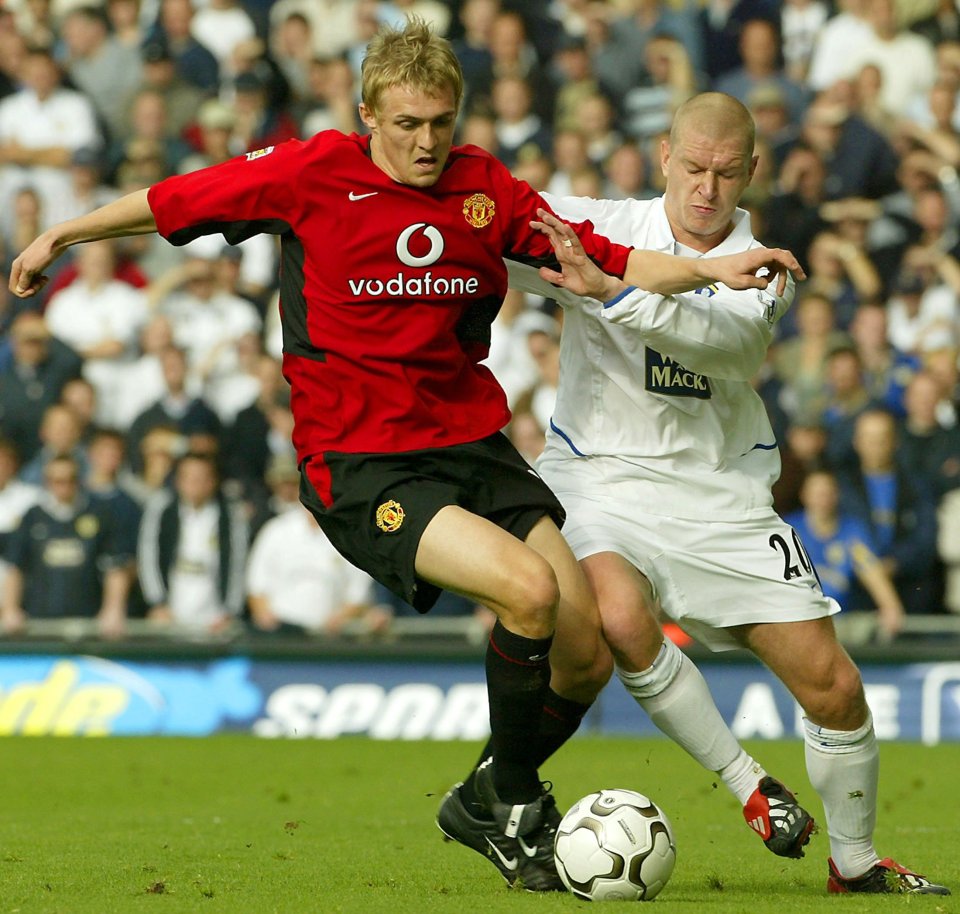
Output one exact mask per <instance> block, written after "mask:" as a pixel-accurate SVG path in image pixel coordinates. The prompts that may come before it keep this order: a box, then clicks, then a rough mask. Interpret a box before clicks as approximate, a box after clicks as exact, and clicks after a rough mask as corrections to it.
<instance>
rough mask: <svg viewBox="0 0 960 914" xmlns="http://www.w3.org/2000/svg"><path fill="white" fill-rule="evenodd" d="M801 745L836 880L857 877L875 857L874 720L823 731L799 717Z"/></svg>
mask: <svg viewBox="0 0 960 914" xmlns="http://www.w3.org/2000/svg"><path fill="white" fill-rule="evenodd" d="M803 741H804V746H805V749H804V752H805V756H806V762H807V775H808V776H809V778H810V783H811V784H812V785H813V787H814V789H815V790H816V791H817V793H818V794H820V799H821V800H822V801H823V812H824V816H825V817H826V820H827V833H828V834H829V836H830V856H831V857H833V862H834V864H836V867H837V869H838V870H839V872H840V875H841V876H845V877H847V878H853V877H855V876H860V875H862V874H863V873H865V872H866V871H867V870H869V869H870V867H872V866H873V865H874V864H875V863H876V862H877V861H878V860H879V859H880V855H879V854H878V853H877V851H876V848H875V847H874V846H873V829H874V826H875V825H876V822H877V782H878V780H879V774H880V753H879V751H878V749H877V738H876V735H875V734H874V732H873V717H872V716H868V717H867V721H866V723H865V724H864V725H863V726H862V727H860V729H859V730H852V731H847V730H827V729H825V728H824V727H818V726H817V725H816V724H815V723H813V722H812V721H810V720H807V719H806V718H804V720H803Z"/></svg>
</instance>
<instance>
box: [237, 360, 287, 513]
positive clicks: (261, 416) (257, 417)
mask: <svg viewBox="0 0 960 914" xmlns="http://www.w3.org/2000/svg"><path fill="white" fill-rule="evenodd" d="M257 378H258V380H259V388H260V389H259V392H258V394H257V398H256V400H255V402H254V403H252V404H251V405H250V406H248V407H246V408H245V409H242V410H240V412H238V413H237V416H236V419H235V420H234V421H233V423H232V424H231V425H230V426H229V427H228V429H227V431H226V434H225V446H224V453H225V465H226V474H227V477H228V478H230V479H235V480H238V481H239V482H240V484H241V491H242V492H243V493H244V496H245V497H248V498H256V497H257V496H258V494H261V493H262V490H263V483H264V474H265V473H266V471H267V468H268V466H269V464H270V461H271V458H272V457H285V458H290V457H292V456H293V452H292V448H291V444H290V432H291V430H292V428H293V417H292V414H291V412H290V390H289V387H288V385H287V382H286V381H285V380H284V379H283V376H282V374H281V371H280V363H279V362H278V361H277V360H276V359H273V358H271V357H270V356H267V355H262V356H260V358H259V359H258V361H257Z"/></svg>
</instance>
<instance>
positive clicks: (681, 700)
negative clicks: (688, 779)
mask: <svg viewBox="0 0 960 914" xmlns="http://www.w3.org/2000/svg"><path fill="white" fill-rule="evenodd" d="M617 675H618V676H619V677H620V681H621V682H622V683H623V684H624V686H625V687H626V689H627V691H628V692H629V693H630V694H631V695H632V696H633V697H634V699H635V700H636V702H637V704H638V705H640V707H641V708H643V710H644V711H646V712H647V714H648V715H649V717H650V720H652V721H653V722H654V723H655V724H656V725H657V727H658V728H659V729H660V730H662V731H663V732H664V733H665V734H666V735H667V736H669V737H670V739H672V740H673V741H674V742H675V743H677V745H679V746H681V747H682V748H683V749H685V750H686V751H687V752H688V753H689V754H690V755H691V756H693V758H695V759H696V760H697V761H698V762H699V763H700V764H701V765H703V767H704V768H706V769H707V770H708V771H716V772H718V773H719V774H720V776H721V778H722V779H723V782H724V783H725V784H726V785H727V786H728V787H729V788H730V789H731V790H732V791H733V792H734V794H736V796H737V797H738V798H739V799H740V802H741V804H743V803H745V802H746V801H747V797H749V796H750V794H751V793H753V791H754V790H756V787H757V782H758V781H759V780H760V779H761V778H762V777H763V776H764V774H765V773H766V772H764V770H763V769H762V768H761V767H760V766H759V765H757V763H756V762H755V761H754V760H753V759H752V758H750V756H749V755H747V753H746V752H744V751H743V749H742V748H741V747H740V744H739V743H738V742H737V739H736V737H735V736H734V735H733V733H731V732H730V728H729V727H728V726H727V725H726V723H724V720H723V718H722V717H721V716H720V712H719V711H718V710H717V706H716V705H715V704H714V701H713V696H712V695H711V694H710V689H709V688H708V687H707V683H706V680H704V678H703V676H702V675H701V673H700V670H698V669H697V668H696V666H695V665H694V663H693V661H691V660H690V659H689V658H688V657H687V656H686V654H684V653H683V651H681V650H680V649H679V648H678V647H677V646H676V645H675V644H674V643H673V642H672V641H669V640H668V641H664V643H663V647H661V648H660V653H659V654H657V659H656V660H654V661H653V664H652V665H651V666H649V667H648V668H647V669H645V670H642V671H641V672H639V673H628V672H626V671H625V670H621V669H619V668H618V669H617ZM748 788H749V789H748ZM744 791H745V792H744Z"/></svg>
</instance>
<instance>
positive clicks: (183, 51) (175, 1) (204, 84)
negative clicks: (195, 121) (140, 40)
mask: <svg viewBox="0 0 960 914" xmlns="http://www.w3.org/2000/svg"><path fill="white" fill-rule="evenodd" d="M193 17H194V9H193V6H192V4H191V2H190V0H160V14H159V16H158V18H157V22H156V25H154V27H153V29H152V30H151V31H150V33H149V34H148V35H147V39H146V43H147V44H150V43H152V42H164V43H165V45H166V48H167V51H168V53H169V55H170V58H171V60H172V61H173V64H174V68H175V69H176V72H177V75H178V76H180V77H181V78H182V79H184V80H186V81H187V82H188V83H191V84H192V85H194V86H196V87H197V88H198V89H200V90H201V91H203V92H209V93H213V92H216V90H217V88H218V86H219V81H220V66H219V64H218V63H217V58H216V57H214V56H213V54H212V53H211V52H210V49H209V48H206V47H204V46H203V45H202V44H201V43H200V42H199V41H197V39H196V38H194V37H193V34H192V28H193Z"/></svg>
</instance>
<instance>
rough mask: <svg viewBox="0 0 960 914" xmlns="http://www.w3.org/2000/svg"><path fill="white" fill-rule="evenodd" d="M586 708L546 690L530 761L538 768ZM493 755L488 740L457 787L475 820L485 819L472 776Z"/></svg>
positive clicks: (573, 728) (575, 726)
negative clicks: (537, 738)
mask: <svg viewBox="0 0 960 914" xmlns="http://www.w3.org/2000/svg"><path fill="white" fill-rule="evenodd" d="M589 710H590V705H584V704H581V703H580V702H579V701H571V700H570V699H569V698H564V697H563V696H562V695H558V694H557V693H556V692H554V691H553V689H548V690H547V695H546V698H545V699H544V702H543V710H542V712H541V714H540V739H539V741H538V744H537V750H538V751H537V754H536V755H535V756H534V757H533V762H534V764H535V765H536V766H537V768H539V767H540V766H541V765H542V764H543V763H544V762H545V761H546V760H547V759H548V758H550V756H551V755H553V754H554V752H556V751H557V750H558V749H559V748H560V747H561V746H562V745H563V744H564V743H565V742H566V741H567V740H568V739H570V737H571V736H573V734H574V733H576V732H577V729H578V728H579V727H580V722H581V721H582V720H583V716H584V715H585V714H586V713H587V711H589ZM491 755H493V740H492V739H488V740H487V743H486V745H485V746H484V747H483V751H482V752H481V753H480V757H479V758H478V759H477V763H476V765H474V767H473V771H471V772H470V774H469V775H468V776H467V779H466V780H465V781H464V782H463V786H462V787H461V788H460V799H461V800H462V801H463V804H464V806H466V808H467V811H468V812H469V813H470V815H472V816H473V817H474V818H475V819H483V818H486V816H487V812H486V810H485V809H484V808H483V804H482V803H481V802H480V798H479V797H478V796H477V791H476V786H475V782H474V781H475V775H476V773H477V768H479V767H480V763H481V762H484V761H486V760H487V759H488V758H490V756H491Z"/></svg>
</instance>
